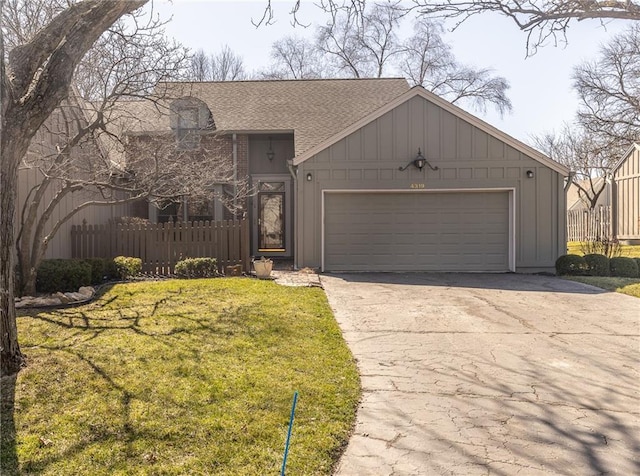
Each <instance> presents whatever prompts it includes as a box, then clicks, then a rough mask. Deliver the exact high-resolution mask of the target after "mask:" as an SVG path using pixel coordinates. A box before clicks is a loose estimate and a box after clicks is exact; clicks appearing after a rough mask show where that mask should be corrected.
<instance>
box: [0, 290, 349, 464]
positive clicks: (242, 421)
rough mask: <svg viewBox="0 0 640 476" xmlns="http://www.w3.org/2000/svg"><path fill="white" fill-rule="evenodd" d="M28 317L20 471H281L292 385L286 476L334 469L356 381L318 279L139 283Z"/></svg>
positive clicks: (22, 325)
mask: <svg viewBox="0 0 640 476" xmlns="http://www.w3.org/2000/svg"><path fill="white" fill-rule="evenodd" d="M31 314H32V316H26V315H25V316H22V317H20V318H19V319H18V326H19V332H20V336H21V346H22V350H23V352H24V353H25V354H26V355H27V357H28V367H27V368H25V369H24V370H22V372H21V373H20V374H19V376H18V380H17V384H16V411H15V420H16V430H17V438H16V443H17V445H16V451H15V452H16V453H17V459H18V462H19V468H18V469H19V471H20V474H42V475H56V476H57V475H65V476H66V475H92V476H93V475H130V474H136V475H147V474H148V475H151V474H154V475H155V474H162V475H186V474H189V475H209V474H221V475H258V474H260V475H263V474H264V475H266V474H278V473H279V471H280V466H281V464H282V455H283V451H284V443H285V438H286V433H287V425H288V422H289V413H290V408H291V402H292V398H293V393H294V391H295V390H297V391H298V392H299V399H298V407H297V410H296V417H295V425H294V429H293V436H292V440H291V448H290V452H289V458H288V462H287V473H288V474H305V475H307V474H330V473H331V468H332V466H333V465H334V463H335V461H336V459H337V457H338V456H339V452H340V450H341V449H342V448H343V445H345V443H346V441H347V439H348V436H349V432H350V429H351V427H352V424H353V421H354V415H355V409H356V405H357V402H358V398H359V379H358V374H357V369H356V366H355V363H354V361H353V358H352V356H351V354H350V352H349V350H348V349H347V347H346V344H345V343H344V341H343V339H342V336H341V333H340V331H339V329H338V326H337V324H336V322H335V320H334V318H333V315H332V313H331V310H330V308H329V306H328V304H327V301H326V298H325V296H324V293H323V292H322V291H321V290H319V289H312V288H286V287H281V286H278V285H276V284H274V283H272V282H264V281H258V280H254V279H247V278H225V279H208V280H191V281H181V280H172V281H164V282H153V283H149V282H140V283H131V284H119V285H116V286H114V287H112V288H111V289H110V290H108V291H107V292H106V293H105V294H104V295H103V296H102V297H101V298H100V299H99V300H97V301H96V302H94V303H92V304H89V305H86V306H82V307H77V308H71V309H64V310H57V311H50V312H41V313H35V312H32V313H31ZM10 450H11V448H10V445H9V446H7V447H6V448H5V451H10ZM2 457H3V458H2V459H3V461H4V462H5V463H6V462H7V461H10V459H11V455H8V454H3V455H2ZM3 471H6V468H4V469H3ZM14 471H15V468H14ZM2 474H9V473H5V472H3V473H2Z"/></svg>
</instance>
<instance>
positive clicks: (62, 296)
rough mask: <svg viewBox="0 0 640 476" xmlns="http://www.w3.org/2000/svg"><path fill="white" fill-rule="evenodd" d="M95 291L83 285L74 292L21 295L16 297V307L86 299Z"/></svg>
mask: <svg viewBox="0 0 640 476" xmlns="http://www.w3.org/2000/svg"><path fill="white" fill-rule="evenodd" d="M95 293H96V291H95V289H94V288H92V287H91V286H83V287H81V288H80V289H78V292H75V293H61V292H58V293H55V294H52V295H48V296H23V297H21V298H16V309H20V308H29V307H51V306H60V305H63V304H73V303H77V302H84V301H88V300H89V299H91V298H92V297H93V296H94V295H95Z"/></svg>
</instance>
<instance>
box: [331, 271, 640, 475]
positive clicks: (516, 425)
mask: <svg viewBox="0 0 640 476" xmlns="http://www.w3.org/2000/svg"><path fill="white" fill-rule="evenodd" d="M321 279H322V283H323V285H324V287H325V290H326V293H327V296H328V298H329V302H330V304H331V306H332V308H333V309H334V312H335V315H336V318H337V320H338V322H339V324H340V326H341V328H342V330H343V332H344V336H345V338H346V340H347V343H348V344H349V346H350V348H351V350H352V351H353V354H354V356H355V357H356V359H357V360H358V365H359V368H360V372H361V376H362V387H363V398H362V402H361V405H360V408H359V409H358V417H357V422H356V427H355V429H354V434H353V436H352V438H351V440H350V442H349V445H348V447H347V450H346V452H345V454H344V455H343V457H342V459H341V460H340V463H339V466H338V469H337V473H336V474H340V475H354V476H355V475H358V476H359V475H367V474H371V475H391V474H393V475H440V474H447V475H476V474H478V475H480V474H482V475H486V474H495V475H514V474H521V475H536V474H566V475H600V474H607V475H612V474H620V475H631V474H640V363H639V362H640V360H639V359H640V299H636V298H632V297H629V296H624V295H621V294H616V293H608V292H604V291H602V290H599V289H596V288H593V287H590V286H586V285H582V284H578V283H572V282H569V281H565V280H561V279H558V278H553V277H544V276H527V275H513V274H502V275H501V274H495V275H482V274H475V275H470V274H343V275H323V276H322V278H321Z"/></svg>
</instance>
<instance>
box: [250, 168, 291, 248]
mask: <svg viewBox="0 0 640 476" xmlns="http://www.w3.org/2000/svg"><path fill="white" fill-rule="evenodd" d="M290 188H291V181H290V180H289V178H288V177H287V179H284V180H277V179H273V180H272V179H271V178H269V179H268V180H260V181H258V183H257V194H256V195H255V196H254V198H253V224H254V232H253V246H252V248H253V254H254V256H282V257H289V256H291V255H292V253H291V251H292V247H291V233H290V230H291V224H290V221H291V204H290V203H289V201H290V200H289V199H290V196H291V194H290V192H289V189H290Z"/></svg>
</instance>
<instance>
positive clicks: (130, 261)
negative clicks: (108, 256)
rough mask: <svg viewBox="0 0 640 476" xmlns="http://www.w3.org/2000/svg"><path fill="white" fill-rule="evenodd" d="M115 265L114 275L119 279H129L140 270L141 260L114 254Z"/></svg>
mask: <svg viewBox="0 0 640 476" xmlns="http://www.w3.org/2000/svg"><path fill="white" fill-rule="evenodd" d="M113 262H114V263H115V267H116V277H117V278H119V279H129V278H131V277H133V276H136V275H138V274H140V273H141V272H142V260H141V259H140V258H131V257H128V256H116V257H115V258H113Z"/></svg>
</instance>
